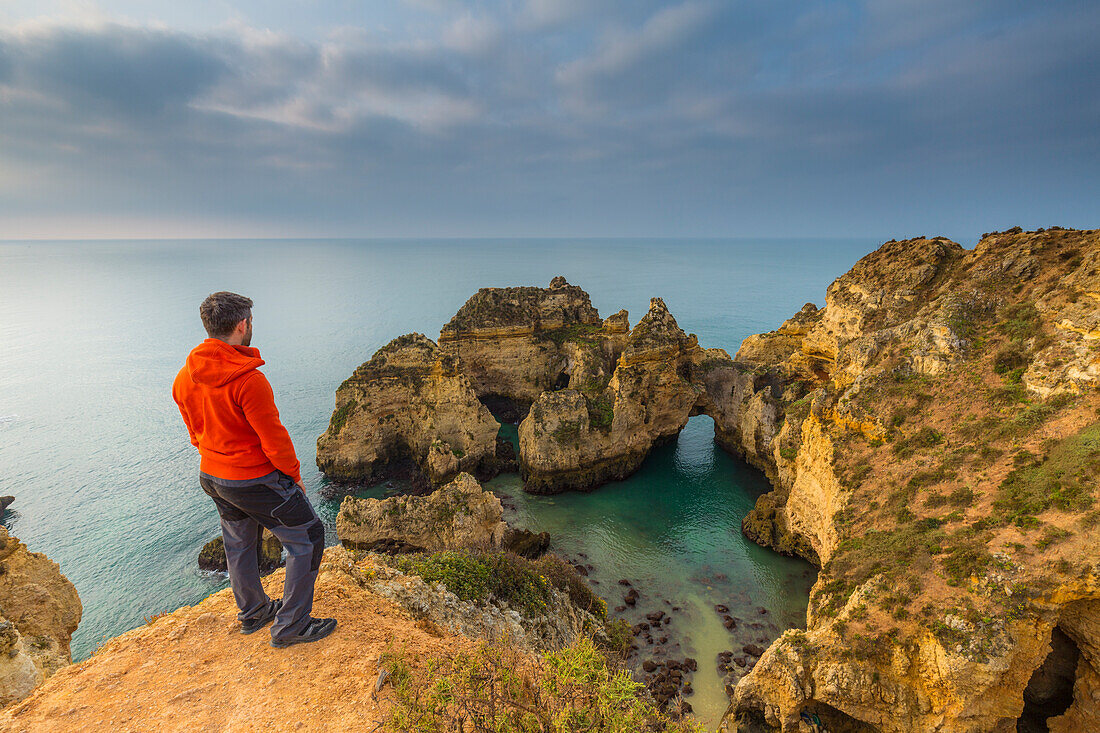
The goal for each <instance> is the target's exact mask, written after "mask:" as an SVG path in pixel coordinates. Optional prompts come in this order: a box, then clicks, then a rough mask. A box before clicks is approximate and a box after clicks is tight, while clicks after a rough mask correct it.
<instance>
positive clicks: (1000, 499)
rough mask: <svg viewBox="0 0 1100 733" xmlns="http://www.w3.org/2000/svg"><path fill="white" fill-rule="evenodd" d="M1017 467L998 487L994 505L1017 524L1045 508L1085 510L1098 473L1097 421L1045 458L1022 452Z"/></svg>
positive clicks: (1099, 437)
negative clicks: (1041, 459) (1039, 458)
mask: <svg viewBox="0 0 1100 733" xmlns="http://www.w3.org/2000/svg"><path fill="white" fill-rule="evenodd" d="M1015 463H1016V468H1014V469H1012V471H1010V472H1009V474H1008V476H1006V477H1005V479H1004V481H1002V482H1001V485H1000V486H999V487H998V490H997V499H996V503H995V506H996V507H997V508H998V509H1000V510H1002V511H1004V512H1005V513H1006V515H1007V519H1008V520H1009V521H1012V522H1015V523H1016V524H1018V525H1020V526H1024V525H1025V524H1033V522H1032V521H1030V519H1033V518H1034V517H1035V515H1037V514H1041V513H1042V512H1044V511H1046V510H1047V509H1051V508H1054V509H1061V510H1064V511H1084V510H1086V509H1088V508H1089V507H1090V506H1091V505H1092V503H1093V500H1094V499H1093V495H1092V486H1094V485H1095V481H1096V475H1097V473H1098V472H1100V423H1094V424H1092V425H1089V426H1088V427H1086V428H1084V429H1082V430H1081V431H1080V432H1078V433H1076V434H1074V435H1071V436H1069V437H1067V438H1065V439H1063V440H1062V441H1061V442H1060V443H1059V444H1058V445H1057V446H1055V447H1054V448H1053V449H1052V450H1051V452H1050V454H1049V455H1047V457H1046V459H1045V460H1043V461H1038V460H1037V459H1036V458H1035V456H1034V455H1032V454H1030V453H1027V452H1025V451H1021V452H1020V453H1018V454H1017V456H1016V459H1015Z"/></svg>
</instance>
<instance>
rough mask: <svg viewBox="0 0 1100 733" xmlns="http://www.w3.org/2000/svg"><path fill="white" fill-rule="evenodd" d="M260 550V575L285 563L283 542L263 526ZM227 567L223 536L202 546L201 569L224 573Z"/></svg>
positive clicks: (200, 552)
mask: <svg viewBox="0 0 1100 733" xmlns="http://www.w3.org/2000/svg"><path fill="white" fill-rule="evenodd" d="M259 551H260V555H259V565H260V575H267V574H268V573H270V572H272V571H274V570H275V568H277V567H279V566H280V565H282V564H283V543H282V542H279V539H278V538H277V537H276V536H275V535H273V534H271V531H270V530H268V529H266V528H261V533H260V548H259ZM227 568H228V566H227V564H226V560H225V541H224V540H223V539H222V537H221V536H218V537H215V538H214V539H212V540H210V541H209V542H207V543H206V544H205V545H203V546H202V549H201V550H199V570H206V571H210V572H217V573H224V572H226V571H227Z"/></svg>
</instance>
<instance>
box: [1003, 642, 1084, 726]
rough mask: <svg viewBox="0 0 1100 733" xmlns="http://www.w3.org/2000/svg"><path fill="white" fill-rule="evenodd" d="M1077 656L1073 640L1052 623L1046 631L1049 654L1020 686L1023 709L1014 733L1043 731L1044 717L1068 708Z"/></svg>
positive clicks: (1075, 673)
mask: <svg viewBox="0 0 1100 733" xmlns="http://www.w3.org/2000/svg"><path fill="white" fill-rule="evenodd" d="M1080 657H1081V651H1080V649H1078V647H1077V644H1076V642H1074V641H1073V639H1071V638H1070V636H1069V635H1068V634H1066V632H1064V631H1062V629H1061V627H1059V626H1055V627H1054V629H1053V630H1052V631H1051V632H1050V653H1049V654H1047V656H1046V659H1044V660H1043V663H1042V664H1041V665H1039V668H1038V669H1036V670H1035V672H1034V673H1033V674H1032V675H1031V680H1030V681H1029V682H1028V683H1027V688H1025V689H1024V710H1023V712H1022V713H1021V714H1020V717H1019V719H1018V720H1017V721H1016V730H1017V731H1018V733H1045V732H1046V731H1047V730H1048V729H1049V728H1048V725H1047V720H1048V719H1050V718H1054V717H1057V716H1059V715H1062V714H1063V713H1065V712H1066V710H1068V709H1069V707H1070V705H1072V704H1073V685H1074V682H1075V681H1076V679H1077V664H1078V662H1079V660H1080Z"/></svg>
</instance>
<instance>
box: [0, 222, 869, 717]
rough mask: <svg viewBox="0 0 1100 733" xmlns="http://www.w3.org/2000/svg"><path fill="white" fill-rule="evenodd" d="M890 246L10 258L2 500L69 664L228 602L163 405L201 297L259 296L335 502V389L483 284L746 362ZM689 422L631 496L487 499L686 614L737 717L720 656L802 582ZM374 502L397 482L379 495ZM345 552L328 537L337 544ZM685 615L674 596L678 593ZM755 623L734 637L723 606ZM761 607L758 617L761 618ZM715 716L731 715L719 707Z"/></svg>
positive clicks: (626, 490) (756, 484)
mask: <svg viewBox="0 0 1100 733" xmlns="http://www.w3.org/2000/svg"><path fill="white" fill-rule="evenodd" d="M875 245H876V243H875V242H873V241H869V240H821V241H815V240H737V239H731V240H605V239H600V240H577V239H571V240H430V241H429V240H424V241H419V240H418V241H413V240H317V241H311V240H270V241H259V240H247V241H240V240H227V241H212V240H203V241H181V240H167V241H94V242H3V243H0V495H4V494H11V495H14V496H15V497H16V501H15V503H14V504H13V505H12V507H11V509H9V511H8V514H7V516H6V518H5V519H4V524H5V526H7V527H8V529H9V530H10V531H11V532H12V533H13V534H15V535H16V536H18V537H19V538H20V539H21V540H22V541H24V542H25V543H26V544H27V545H28V546H29V547H30V549H32V550H35V551H40V552H45V553H46V554H47V555H49V557H50V558H52V559H53V560H55V561H56V562H58V563H60V565H61V569H62V571H63V572H64V573H65V574H66V575H67V576H68V578H69V579H70V580H71V581H72V582H73V583H74V584H75V585H76V588H77V590H78V591H79V593H80V597H81V600H82V601H83V604H84V617H83V620H82V621H81V624H80V628H79V629H78V630H77V633H76V636H75V638H74V642H73V654H74V658H76V659H82V658H84V657H86V656H88V655H89V654H90V653H92V652H93V651H94V650H95V648H96V646H97V645H99V644H100V643H101V642H102V641H103V640H105V639H108V638H110V637H113V636H116V635H118V634H119V633H121V632H123V631H126V630H127V629H130V628H133V627H134V626H137V625H139V624H141V623H142V622H143V619H144V617H146V616H150V615H152V614H156V613H159V612H162V611H165V610H172V609H174V608H177V607H179V606H181V605H185V604H193V603H195V602H196V601H198V600H200V599H201V598H203V597H204V596H206V595H208V594H209V593H211V592H213V591H215V590H218V589H220V588H222V587H224V586H225V582H226V581H225V580H224V579H223V578H221V577H219V576H216V575H207V574H201V573H199V572H198V570H197V568H196V564H195V559H196V556H197V554H198V551H199V548H200V547H201V546H202V545H203V543H205V542H206V541H207V540H209V539H210V538H212V537H214V536H216V535H217V533H218V520H217V514H216V512H215V510H214V506H213V504H212V503H211V502H210V501H209V499H207V498H206V496H205V495H204V494H203V493H202V491H201V490H200V489H199V487H198V484H197V480H196V478H197V471H198V459H197V455H196V453H195V451H194V449H193V448H192V447H191V445H190V444H189V443H188V441H187V436H186V433H185V431H184V428H183V425H182V423H181V421H180V417H179V413H178V412H177V410H176V407H175V405H174V403H173V402H172V400H171V397H170V394H169V390H170V385H171V382H172V379H173V377H174V376H175V374H176V371H177V370H178V369H179V368H180V366H181V365H182V363H183V359H184V357H185V356H186V354H187V352H188V351H189V350H190V349H191V348H192V347H193V346H194V345H195V344H197V343H198V342H199V341H201V340H202V339H203V338H204V333H203V332H202V328H201V324H200V323H199V319H198V304H199V302H200V301H201V300H202V299H203V298H204V297H205V296H206V295H207V294H209V293H210V292H213V291H216V290H233V291H236V292H240V293H244V294H246V295H248V296H249V297H251V298H252V299H253V300H254V301H255V303H256V304H255V308H254V336H253V341H252V345H253V346H256V347H258V348H259V349H260V351H261V353H262V355H263V357H264V359H265V360H266V361H267V365H266V366H265V367H264V372H265V373H266V374H267V376H268V378H269V379H270V381H271V383H272V385H273V386H274V388H275V394H276V400H277V402H278V405H279V408H280V411H281V413H282V417H283V421H284V423H285V424H286V426H287V428H288V429H289V431H290V434H291V435H292V437H293V438H294V441H295V445H296V446H297V449H298V455H299V458H300V459H301V461H302V465H303V480H304V483H305V485H306V487H307V488H308V490H309V492H310V494H311V496H312V498H313V500H314V503H315V505H316V506H317V508H318V511H319V513H320V514H321V516H322V517H323V518H324V519H325V520H326V522H327V523H328V524H329V526H330V528H331V526H332V524H333V522H334V520H335V514H336V512H337V509H338V503H337V502H335V501H324V500H322V499H321V498H320V495H319V491H318V490H319V488H320V487H321V485H322V481H323V479H322V477H321V475H320V473H319V472H318V471H317V470H316V468H315V466H314V450H315V442H316V439H317V436H318V435H320V434H321V433H322V432H323V431H324V430H325V428H326V427H327V425H328V419H329V416H330V414H331V412H332V408H333V394H334V392H335V389H336V386H337V385H339V384H340V382H341V381H342V380H343V379H344V378H346V377H347V376H348V375H349V374H350V373H351V371H352V370H353V369H354V368H355V367H356V366H358V365H359V364H360V363H362V362H363V361H366V360H367V359H368V358H370V356H371V354H372V353H373V352H374V351H375V350H376V349H377V348H378V347H380V346H382V345H383V344H385V343H386V342H388V341H389V340H390V339H392V338H394V337H395V336H398V335H401V334H404V333H408V332H411V331H419V332H421V333H424V334H426V335H428V336H429V337H430V338H433V339H434V338H436V337H437V336H438V334H439V329H440V327H441V326H442V325H443V324H444V323H446V322H447V320H448V319H449V318H450V317H451V315H453V314H454V312H455V311H456V310H457V309H458V308H459V306H461V305H462V304H463V302H465V300H466V299H467V298H468V297H469V296H470V295H471V294H473V293H474V292H475V291H476V290H477V289H478V288H481V287H487V286H508V285H541V286H546V285H547V284H548V283H549V282H550V280H551V278H553V277H554V276H555V275H564V276H565V277H566V279H567V280H569V282H570V283H573V284H575V285H579V286H581V287H583V288H584V289H585V290H587V291H588V292H589V293H590V294H591V296H592V302H593V304H594V305H595V306H596V307H597V308H599V310H600V314H601V315H602V316H605V317H606V316H608V315H610V314H612V313H614V312H615V311H617V310H618V309H620V308H626V309H628V310H629V311H630V317H631V318H630V322H631V325H633V324H634V323H636V322H637V321H638V319H639V318H640V317H641V316H642V315H643V314H644V313H645V312H646V310H647V308H648V304H649V299H650V297H653V296H660V297H662V298H664V299H665V302H666V303H667V304H668V306H669V309H670V310H671V311H672V313H673V315H675V316H676V318H677V320H678V322H679V324H680V326H681V327H682V328H683V329H684V330H685V331H687V332H690V333H695V334H698V336H699V341H700V343H701V344H702V345H703V346H707V347H721V348H724V349H726V350H727V351H729V352H730V354H731V355H732V354H733V353H734V352H735V351H736V350H737V347H738V345H739V344H740V342H741V340H742V339H743V338H744V337H745V336H747V335H749V334H752V333H758V332H761V331H767V330H771V329H774V328H775V327H777V326H778V325H779V323H780V322H782V321H783V320H784V319H786V318H787V317H789V316H790V315H792V314H793V313H794V312H795V311H797V310H798V309H799V308H800V307H801V306H802V305H803V303H805V302H807V301H813V302H816V303H818V304H819V305H820V304H821V303H822V300H823V297H824V292H825V288H826V286H827V285H828V284H829V282H831V281H832V280H833V279H834V278H835V277H837V276H839V275H840V274H842V273H843V272H845V271H846V270H847V269H848V268H849V267H851V265H852V264H853V263H854V262H855V261H856V259H858V258H859V257H860V256H862V255H863V254H865V253H866V252H868V251H870V250H871V249H873V248H874V246H875ZM712 434H713V424H712V423H710V421H709V418H706V417H699V418H693V419H692V420H691V422H690V423H689V425H688V428H687V429H685V431H684V433H683V434H682V435H681V439H680V440H679V441H678V442H677V443H675V444H672V445H669V446H665V447H662V448H661V449H659V450H658V451H655V453H654V455H653V456H652V457H651V458H650V459H649V460H648V461H647V462H646V464H645V465H643V467H642V469H641V470H640V471H639V472H638V473H637V474H636V475H635V476H633V477H631V478H630V479H629V480H627V481H624V482H620V483H618V484H614V485H609V486H607V487H604V488H602V489H600V490H598V491H596V492H595V493H592V494H569V495H563V496H557V497H526V496H524V495H522V493H521V492H520V491H519V483H518V480H517V479H516V477H510V476H504V477H500V478H498V479H496V480H495V481H494V482H493V484H492V485H493V488H494V489H495V490H497V491H499V492H501V493H504V494H507V495H510V496H512V497H513V503H514V504H515V507H516V508H515V510H514V512H513V513H514V514H515V515H517V517H516V518H517V520H518V521H519V522H520V523H523V524H526V525H527V526H529V527H531V528H532V529H547V530H549V531H550V532H551V533H552V535H553V536H554V540H553V545H554V548H555V549H557V550H559V551H561V552H564V553H566V554H569V555H571V556H573V557H578V558H581V559H584V558H582V557H581V556H582V555H583V556H586V557H587V559H586V560H585V561H586V562H588V563H590V564H592V566H593V571H592V575H591V578H592V579H593V580H595V581H596V583H597V585H596V586H595V588H596V589H597V591H599V592H601V593H602V594H603V595H604V596H605V597H606V598H607V599H608V601H609V603H610V605H611V606H615V605H616V604H617V603H619V602H620V598H621V591H622V588H621V587H620V586H618V585H617V583H616V581H617V579H619V578H627V579H631V580H632V581H633V582H634V583H635V584H636V585H637V587H638V588H639V590H640V591H641V592H642V595H643V601H642V602H641V603H640V604H639V607H638V610H637V611H634V612H633V614H634V616H631V617H630V620H631V621H634V620H637V618H636V617H637V616H640V614H641V613H643V612H645V611H649V610H656V609H658V608H660V609H661V610H666V611H667V610H668V609H669V608H670V607H671V606H672V605H674V604H675V605H678V606H680V607H681V609H682V610H681V611H680V612H679V613H678V614H677V620H676V621H674V622H673V624H672V625H671V626H670V627H669V632H668V633H669V634H670V636H671V640H670V643H672V644H677V643H678V644H680V645H681V646H680V650H679V652H678V653H680V654H681V656H682V655H684V654H692V655H694V656H696V657H697V658H698V660H699V666H700V671H699V672H698V673H697V674H696V680H697V681H696V689H697V690H698V692H697V694H696V697H695V698H693V699H692V702H693V704H694V705H695V707H696V709H697V710H700V711H701V712H703V713H704V717H705V718H707V719H713V718H714V717H715V716H716V715H720V713H721V709H720V708H722V707H724V695H722V694H721V686H720V684H719V682H718V676H717V672H716V671H715V670H714V655H715V654H716V653H717V652H719V651H722V650H723V649H734V650H736V649H739V648H740V646H741V645H742V644H744V643H750V642H754V641H758V640H763V639H765V637H768V636H775V635H777V634H778V633H779V631H780V630H781V629H782V628H785V627H786V626H788V625H793V624H798V623H803V622H804V610H805V605H806V596H807V592H808V589H809V586H810V583H811V582H812V578H811V573H810V572H809V566H808V565H806V564H805V563H802V562H799V561H794V560H790V559H787V558H781V557H778V556H776V555H774V554H773V553H770V552H767V551H765V550H762V549H761V548H759V547H757V546H755V545H753V544H751V543H749V542H747V541H746V540H744V538H743V537H742V536H741V533H740V531H739V526H740V520H741V517H742V516H744V514H745V512H746V511H748V509H749V508H750V507H751V505H752V502H753V501H754V500H755V497H756V496H757V495H759V493H760V492H761V491H764V490H766V484H765V483H764V482H763V480H762V477H761V476H760V475H759V474H758V473H757V472H755V471H752V470H750V469H747V468H746V467H745V466H743V465H742V464H740V463H739V462H737V461H736V460H734V459H732V458H730V457H729V456H727V455H726V454H724V453H723V452H721V451H720V450H717V449H715V447H714V446H713V443H712V442H711V440H710V438H711V435H712ZM364 494H365V495H380V494H381V489H374V490H370V491H366V492H364ZM334 541H335V536H334V535H332V534H331V531H330V542H334ZM666 600H667V601H668V603H667V604H666V603H665V601H666ZM717 603H723V604H725V605H728V606H730V607H731V609H733V610H734V613H735V615H738V616H739V618H741V619H742V623H741V624H739V626H738V630H737V631H735V632H734V633H733V634H731V633H729V632H726V631H725V629H724V628H723V627H722V625H721V623H720V618H719V617H718V615H717V614H716V613H714V611H713V605H714V604H717ZM760 608H763V609H765V610H767V611H768V613H767V614H760V612H759V609H760ZM715 710H717V712H715Z"/></svg>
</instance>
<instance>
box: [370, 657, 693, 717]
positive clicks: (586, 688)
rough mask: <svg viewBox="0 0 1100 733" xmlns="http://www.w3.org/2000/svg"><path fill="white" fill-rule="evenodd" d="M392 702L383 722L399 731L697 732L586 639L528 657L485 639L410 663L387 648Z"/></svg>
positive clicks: (383, 664)
mask: <svg viewBox="0 0 1100 733" xmlns="http://www.w3.org/2000/svg"><path fill="white" fill-rule="evenodd" d="M381 665H382V666H383V667H384V668H385V669H386V670H388V671H389V673H390V680H391V681H392V683H393V687H394V692H395V695H394V698H395V699H394V701H393V705H392V707H391V708H390V710H389V711H388V712H387V715H386V718H385V719H384V721H383V723H384V725H385V730H387V731H394V732H396V731H401V732H402V733H446V732H450V731H473V732H478V731H484V732H486V733H488V732H492V733H574V732H579V731H590V732H591V733H635V732H636V731H655V732H656V731H665V732H667V733H689V732H693V733H699V732H700V731H702V728H700V727H699V726H697V725H696V724H695V723H694V722H692V721H691V720H683V721H674V720H672V719H671V718H669V717H668V716H666V715H664V714H662V713H661V712H659V711H658V710H657V709H656V708H654V707H653V705H651V704H650V703H649V702H647V701H646V699H645V698H644V696H643V692H642V689H643V688H642V685H640V684H639V683H637V682H635V681H634V680H633V679H632V678H631V676H630V673H629V672H628V671H626V670H623V669H620V668H617V667H615V666H613V665H612V664H610V663H609V661H608V659H607V657H606V656H604V654H603V653H602V652H600V650H599V649H597V648H596V645H595V644H594V643H593V642H592V640H591V639H582V640H580V641H578V642H577V643H575V644H573V645H572V646H570V647H566V648H565V649H563V650H561V651H559V652H551V653H548V654H546V655H544V656H543V657H542V659H541V660H539V662H537V663H530V662H529V661H528V660H527V659H525V658H524V657H523V656H522V654H521V653H520V652H518V651H516V650H515V649H514V648H512V647H509V646H506V645H504V644H501V643H485V644H482V645H481V646H479V647H478V649H477V650H476V651H474V652H472V653H467V652H459V653H456V654H451V655H447V656H444V657H436V658H431V659H428V660H424V661H423V662H422V663H421V665H420V666H421V667H422V668H421V669H414V668H413V666H412V665H411V664H410V662H409V660H408V658H407V655H406V654H405V653H404V652H402V651H397V650H388V651H387V652H386V653H384V654H383V656H382V659H381Z"/></svg>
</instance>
